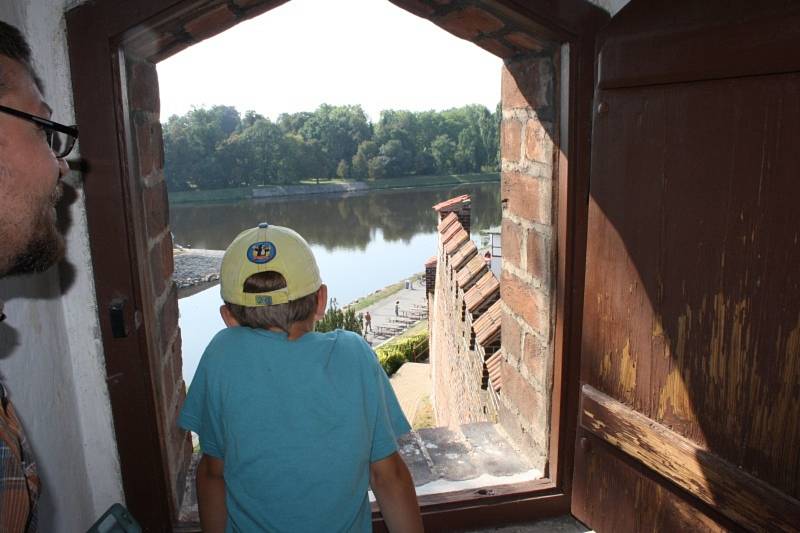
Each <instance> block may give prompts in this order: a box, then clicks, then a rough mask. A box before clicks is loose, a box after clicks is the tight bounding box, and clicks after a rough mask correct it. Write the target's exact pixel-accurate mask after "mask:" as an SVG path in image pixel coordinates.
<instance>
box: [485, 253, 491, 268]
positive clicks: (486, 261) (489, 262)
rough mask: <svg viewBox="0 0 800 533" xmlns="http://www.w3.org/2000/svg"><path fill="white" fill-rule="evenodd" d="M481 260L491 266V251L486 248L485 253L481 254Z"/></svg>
mask: <svg viewBox="0 0 800 533" xmlns="http://www.w3.org/2000/svg"><path fill="white" fill-rule="evenodd" d="M483 260H484V262H485V263H486V266H487V267H489V268H491V266H492V252H490V251H489V250H486V253H485V254H483Z"/></svg>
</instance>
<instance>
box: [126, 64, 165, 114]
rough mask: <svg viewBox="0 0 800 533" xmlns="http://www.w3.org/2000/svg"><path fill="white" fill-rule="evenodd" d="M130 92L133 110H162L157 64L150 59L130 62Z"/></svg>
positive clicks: (152, 111) (155, 111)
mask: <svg viewBox="0 0 800 533" xmlns="http://www.w3.org/2000/svg"><path fill="white" fill-rule="evenodd" d="M128 94H129V103H130V107H131V110H132V111H150V112H151V113H159V112H160V110H161V100H160V97H159V91H158V73H157V72H156V66H155V64H153V63H150V62H149V61H132V62H130V63H129V64H128Z"/></svg>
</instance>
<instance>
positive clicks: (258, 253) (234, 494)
mask: <svg viewBox="0 0 800 533" xmlns="http://www.w3.org/2000/svg"><path fill="white" fill-rule="evenodd" d="M220 279H221V292H222V299H223V300H224V301H225V304H224V305H223V306H222V307H220V313H221V314H222V319H223V321H224V322H225V325H226V326H227V328H226V329H224V330H222V331H220V332H219V333H218V334H217V335H216V336H215V337H214V338H213V339H212V340H211V342H210V343H209V345H208V347H207V348H206V351H205V353H204V354H203V357H202V359H201V360H200V364H199V366H198V368H197V372H196V373H195V376H194V379H193V380H192V385H191V387H190V388H189V394H188V395H187V397H186V403H185V404H184V406H183V410H182V411H181V415H180V418H179V424H180V425H181V427H183V428H185V429H188V430H191V431H194V432H196V433H197V434H198V435H199V436H200V447H201V449H202V452H203V457H202V459H201V461H200V464H199V465H198V468H197V498H198V504H199V509H200V521H201V523H202V526H203V531H204V532H206V533H209V532H221V531H244V532H250V531H292V532H294V531H313V532H317V531H371V529H372V527H371V513H370V505H369V501H368V498H367V488H368V486H371V487H372V490H373V492H374V493H375V497H376V499H377V500H378V505H380V507H381V511H382V513H383V516H384V519H385V521H386V524H387V526H388V527H389V529H390V530H391V531H422V521H421V519H420V513H419V507H418V505H417V499H416V494H415V492H414V486H413V483H412V481H411V476H410V475H409V473H408V469H407V468H406V465H405V463H404V462H403V460H402V458H401V457H400V456H399V455H398V453H397V444H396V442H395V437H396V435H399V434H402V433H406V432H407V431H408V430H409V429H410V427H409V425H408V422H407V421H406V419H405V417H404V416H403V413H402V411H401V410H400V407H399V405H398V403H397V398H396V397H395V395H394V392H393V391H392V388H391V386H390V385H389V381H388V379H387V377H386V374H385V372H384V371H383V369H382V368H381V367H380V365H379V364H378V361H377V358H376V357H375V355H374V354H373V352H372V351H371V350H370V348H369V346H368V345H367V344H366V343H365V342H364V340H363V339H362V338H361V337H360V336H359V335H356V334H355V333H352V332H348V331H343V330H337V331H334V332H330V333H315V332H314V331H313V329H314V323H315V321H316V320H318V319H319V318H321V317H322V316H323V314H324V312H325V304H326V302H327V300H328V294H327V292H328V291H327V287H326V286H325V285H323V284H322V281H321V280H320V276H319V269H318V268H317V264H316V261H315V260H314V256H313V254H312V252H311V248H309V246H308V244H307V243H306V241H305V240H303V238H302V237H301V236H300V235H298V234H297V233H295V232H294V231H292V230H290V229H288V228H283V227H280V226H271V225H269V224H266V223H261V224H259V225H258V227H256V228H252V229H249V230H246V231H244V232H242V233H240V234H239V236H237V237H236V239H235V240H234V241H233V242H232V243H231V245H230V246H229V247H228V249H227V251H226V252H225V255H224V257H223V259H222V268H221V273H220Z"/></svg>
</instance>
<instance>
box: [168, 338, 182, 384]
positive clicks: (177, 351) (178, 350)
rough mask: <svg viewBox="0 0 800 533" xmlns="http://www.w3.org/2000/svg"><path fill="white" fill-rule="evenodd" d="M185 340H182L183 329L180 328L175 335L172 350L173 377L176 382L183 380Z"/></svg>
mask: <svg viewBox="0 0 800 533" xmlns="http://www.w3.org/2000/svg"><path fill="white" fill-rule="evenodd" d="M182 350H183V339H182V338H181V329H180V328H178V331H177V333H176V334H175V339H174V340H173V341H172V347H171V350H170V358H171V359H172V360H171V361H170V364H171V365H172V375H173V376H174V377H175V380H176V381H179V380H182V379H183V351H182Z"/></svg>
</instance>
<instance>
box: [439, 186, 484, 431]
mask: <svg viewBox="0 0 800 533" xmlns="http://www.w3.org/2000/svg"><path fill="white" fill-rule="evenodd" d="M453 200H455V199H453ZM453 204H454V202H451V201H448V202H443V204H439V205H438V206H437V207H439V215H440V217H441V218H440V220H441V222H440V224H439V245H438V254H437V256H436V258H437V266H436V271H435V272H436V281H435V284H434V291H433V294H432V295H431V296H430V297H429V299H428V302H429V303H428V305H429V310H430V311H429V314H428V318H429V323H430V330H431V337H430V361H431V375H432V380H433V406H434V411H435V412H436V422H437V424H438V425H440V426H455V425H459V424H465V423H469V422H481V421H491V422H496V421H497V406H498V401H497V398H496V396H497V391H496V390H495V389H493V388H491V387H489V386H488V371H487V368H486V359H487V358H488V357H489V356H490V355H492V354H493V353H494V351H495V350H496V349H497V348H499V342H497V341H498V340H499V338H498V337H499V321H497V320H495V321H492V320H488V319H483V320H482V319H481V317H483V316H484V315H486V313H487V311H488V309H489V308H490V307H491V305H492V304H493V303H494V302H495V301H496V300H497V299H498V298H499V287H498V285H497V280H496V279H494V276H493V275H492V274H491V273H490V272H489V271H488V269H487V267H486V263H485V262H484V261H483V259H482V258H481V257H480V256H479V255H478V253H477V249H476V247H475V245H474V243H472V241H470V240H469V238H468V234H467V237H466V240H463V239H464V236H465V234H466V230H465V228H464V227H463V226H462V223H461V220H468V217H469V211H468V210H469V207H470V204H469V201H467V202H462V203H458V205H457V207H456V208H454V205H453ZM461 211H466V212H465V213H464V212H461ZM451 213H452V214H451ZM465 215H466V218H465ZM491 280H494V284H492V283H491ZM498 316H499V312H498ZM487 318H489V317H487ZM495 322H496V323H495ZM478 326H481V327H478ZM476 333H479V334H480V338H476Z"/></svg>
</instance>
